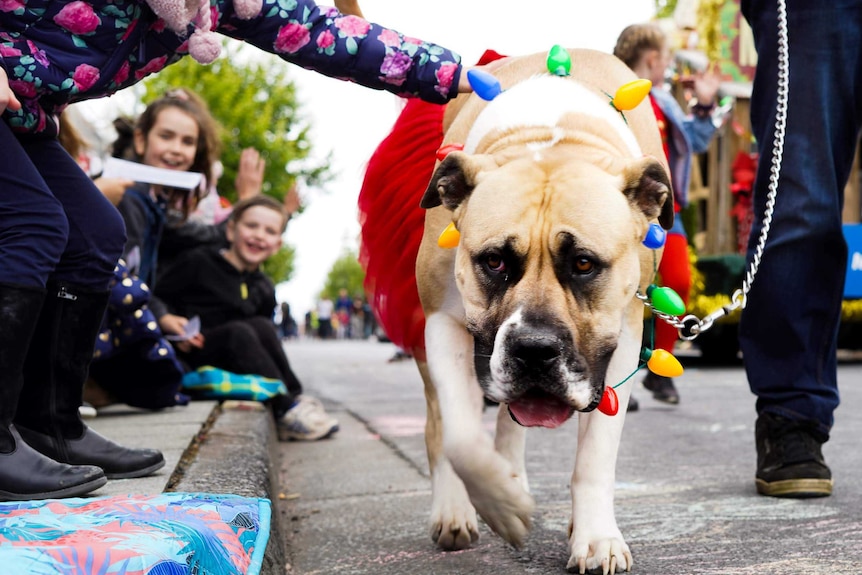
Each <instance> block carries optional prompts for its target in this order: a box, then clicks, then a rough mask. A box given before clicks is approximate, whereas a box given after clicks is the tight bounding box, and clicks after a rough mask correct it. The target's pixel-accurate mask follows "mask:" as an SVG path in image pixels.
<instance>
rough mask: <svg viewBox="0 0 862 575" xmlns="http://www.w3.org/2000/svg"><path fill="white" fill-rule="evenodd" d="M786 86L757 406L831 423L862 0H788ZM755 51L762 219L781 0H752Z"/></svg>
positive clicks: (760, 277) (751, 313)
mask: <svg viewBox="0 0 862 575" xmlns="http://www.w3.org/2000/svg"><path fill="white" fill-rule="evenodd" d="M787 7H788V9H787V12H788V31H789V32H788V33H789V38H790V75H789V78H790V88H789V98H788V111H787V129H786V136H785V142H784V152H783V159H782V161H781V175H780V179H779V184H778V194H777V197H776V204H775V212H774V216H773V220H772V224H771V228H770V230H769V236H768V240H767V242H766V248H765V250H764V253H763V259H762V262H761V264H760V268H759V271H758V273H757V276H756V279H755V281H754V284H753V287H752V289H751V291H750V292H749V294H748V302H747V306H746V308H745V310H744V311H743V314H742V320H741V323H740V334H739V335H740V346H741V348H742V353H743V359H744V362H745V369H746V374H747V376H748V381H749V385H750V387H751V390H752V392H753V393H754V394H755V395H757V404H756V409H757V412H758V413H763V412H770V413H774V414H777V415H782V416H785V417H788V418H790V419H795V420H802V421H807V422H811V423H813V424H815V425H816V426H817V428H818V429H819V430H820V431H822V432H823V433H825V434H827V436H828V433H829V430H830V429H831V427H832V423H833V412H834V410H835V408H836V407H837V406H838V403H839V396H838V385H837V361H836V341H837V334H838V324H839V321H840V317H841V300H842V294H843V291H844V276H845V271H846V261H847V245H846V242H845V241H844V236H843V234H842V230H841V210H842V207H843V203H844V185H845V183H846V182H847V178H848V176H849V174H850V168H851V165H852V162H853V155H854V152H855V150H856V142H857V137H858V135H859V128H860V119H862V94H860V93H859V92H858V90H859V89H860V88H862V44H860V43H862V34H860V30H862V0H836V1H830V2H807V1H805V0H788V2H787ZM742 10H743V14H744V15H745V17H746V18H747V19H748V21H749V23H750V24H751V27H752V29H753V30H754V35H755V42H756V47H757V52H758V65H757V74H756V77H755V81H754V88H753V93H752V100H751V122H752V126H753V127H752V130H753V132H754V135H755V137H756V138H757V142H758V147H759V149H760V160H759V164H758V170H757V178H756V180H755V196H754V214H755V220H756V223H755V226H754V227H753V229H752V232H751V241H750V243H749V250H748V258H749V262H750V261H751V256H752V253H753V249H754V246H755V244H756V242H757V239H758V237H759V234H760V230H761V228H762V221H761V220H762V218H763V213H764V208H765V204H766V196H767V192H768V184H769V176H770V172H769V170H770V166H771V163H772V155H773V154H772V145H773V139H774V135H773V132H774V124H775V110H776V99H777V97H776V95H777V82H778V58H777V53H778V34H777V31H778V24H777V17H776V0H744V1H743V3H742Z"/></svg>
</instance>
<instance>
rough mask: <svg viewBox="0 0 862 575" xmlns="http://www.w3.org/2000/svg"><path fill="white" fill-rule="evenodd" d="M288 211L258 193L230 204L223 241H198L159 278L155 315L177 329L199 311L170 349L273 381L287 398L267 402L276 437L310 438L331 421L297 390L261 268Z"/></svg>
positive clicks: (171, 330)
mask: <svg viewBox="0 0 862 575" xmlns="http://www.w3.org/2000/svg"><path fill="white" fill-rule="evenodd" d="M286 225H287V215H286V213H285V211H284V208H283V206H282V204H281V203H279V202H278V201H277V200H275V199H273V198H271V197H269V196H264V195H258V196H254V197H251V198H248V199H245V200H242V201H240V202H237V204H236V205H235V206H234V208H233V211H232V212H231V215H230V218H229V219H228V223H227V228H226V233H227V240H228V246H229V247H227V248H220V247H217V246H202V247H200V248H196V249H193V250H189V251H186V252H184V253H182V254H181V255H179V256H178V257H177V259H176V261H174V262H173V263H172V264H171V266H170V267H168V268H165V269H164V270H163V273H162V274H160V276H159V283H158V285H157V287H156V290H155V293H154V295H155V297H156V298H158V299H159V300H160V301H161V303H162V304H164V307H165V308H166V309H167V313H165V314H164V315H162V316H161V317H159V325H160V326H161V328H162V331H163V332H164V333H166V334H177V335H180V334H182V333H183V330H184V328H185V326H186V324H187V323H188V320H189V318H192V317H194V316H198V317H200V322H201V331H200V334H198V335H196V336H193V337H191V338H190V339H189V340H187V341H182V342H178V343H176V344H175V347H176V349H177V352H178V356H179V357H180V359H181V360H183V361H184V362H186V363H187V364H188V365H189V366H190V367H191V368H193V369H197V368H199V367H203V366H213V367H217V368H219V369H223V370H225V371H230V372H233V373H237V374H254V375H261V376H264V377H269V378H275V379H279V380H281V381H282V382H284V384H285V386H286V387H287V391H288V395H287V396H277V397H275V398H273V399H272V400H270V401H269V403H270V407H271V408H272V411H273V414H274V415H275V418H276V423H277V426H278V428H279V437H281V438H287V439H304V440H315V439H322V438H324V437H329V436H330V435H332V434H333V433H334V432H336V431H337V430H338V421H337V420H336V419H334V418H333V417H331V416H330V415H329V414H327V413H326V411H325V410H324V409H323V406H322V405H321V403H320V401H319V400H317V399H314V398H311V397H308V396H306V395H303V394H302V385H301V384H300V382H299V380H298V379H297V378H296V375H294V373H293V371H292V370H291V369H290V364H289V363H288V360H287V355H286V354H285V352H284V348H283V347H282V344H281V339H280V338H279V336H278V333H277V331H276V327H275V324H274V323H273V320H272V314H273V310H274V309H275V305H276V301H275V286H274V285H273V283H272V281H271V280H270V279H269V278H268V277H267V276H266V275H264V273H263V272H262V271H261V270H260V266H261V264H263V262H264V261H265V260H266V259H267V258H269V257H270V256H271V255H272V254H274V253H275V252H276V251H277V250H278V249H279V248H280V247H281V236H282V234H283V233H284V229H285V226H286Z"/></svg>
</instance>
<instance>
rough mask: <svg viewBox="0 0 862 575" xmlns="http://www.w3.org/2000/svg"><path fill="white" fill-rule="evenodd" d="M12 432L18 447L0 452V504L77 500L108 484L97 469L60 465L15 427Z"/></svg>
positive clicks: (103, 475)
mask: <svg viewBox="0 0 862 575" xmlns="http://www.w3.org/2000/svg"><path fill="white" fill-rule="evenodd" d="M10 432H11V434H12V436H13V437H14V438H15V444H16V445H15V449H14V450H13V451H12V452H10V453H0V501H28V500H32V499H61V498H64V497H78V496H81V495H85V494H87V493H89V492H91V491H93V490H95V489H98V488H99V487H101V486H103V485H104V484H105V483H107V482H108V479H107V478H106V477H105V474H104V473H103V472H102V470H101V469H99V468H98V467H93V466H89V465H66V464H64V463H58V462H56V461H54V460H53V459H50V458H48V457H46V456H44V455H42V454H41V453H39V452H38V451H36V450H35V449H33V448H32V447H30V446H29V445H27V444H26V443H25V442H24V441H23V440H22V439H21V436H20V435H19V434H18V432H17V430H16V429H15V427H14V426H13V427H11V428H10Z"/></svg>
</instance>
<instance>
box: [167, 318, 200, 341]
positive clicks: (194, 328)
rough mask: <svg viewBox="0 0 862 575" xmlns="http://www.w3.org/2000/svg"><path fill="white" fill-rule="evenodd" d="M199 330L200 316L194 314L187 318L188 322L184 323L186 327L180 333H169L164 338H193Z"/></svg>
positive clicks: (180, 339) (185, 339)
mask: <svg viewBox="0 0 862 575" xmlns="http://www.w3.org/2000/svg"><path fill="white" fill-rule="evenodd" d="M200 332H201V318H200V316H198V315H196V316H195V317H193V318H191V319H189V321H188V323H187V324H186V327H185V328H184V331H183V333H182V335H176V334H171V335H166V336H165V338H166V339H169V340H170V341H188V340H190V339H191V338H193V337H194V336H196V335H197V334H199V333H200Z"/></svg>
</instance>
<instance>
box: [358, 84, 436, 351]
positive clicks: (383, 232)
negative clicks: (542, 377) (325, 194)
mask: <svg viewBox="0 0 862 575" xmlns="http://www.w3.org/2000/svg"><path fill="white" fill-rule="evenodd" d="M445 109H446V108H445V106H440V105H437V104H428V103H426V102H422V101H420V100H408V102H407V105H406V106H405V108H404V110H402V112H401V115H400V116H399V117H398V120H396V122H395V125H394V126H393V128H392V132H391V133H390V134H389V135H388V136H387V137H386V139H384V140H383V141H382V142H381V143H380V145H379V146H378V147H377V149H376V150H375V151H374V154H373V155H372V156H371V159H370V160H369V161H368V167H367V168H366V172H365V179H364V180H363V182H362V189H361V190H360V192H359V223H360V225H361V227H362V232H361V243H360V248H359V262H360V263H361V264H362V267H363V268H364V269H365V289H366V291H367V293H368V297H369V299H370V301H371V305H372V307H373V309H374V314H375V316H376V317H377V321H378V322H380V325H381V326H382V327H383V329H384V331H385V332H386V335H387V336H388V337H389V339H391V340H392V342H393V343H394V344H395V345H397V346H399V347H401V348H402V349H404V350H405V351H408V352H410V353H411V354H413V356H414V357H416V358H418V359H420V360H424V358H425V315H424V313H423V312H422V306H421V304H420V303H419V292H418V291H417V288H416V256H417V254H418V253H419V244H420V243H421V241H422V232H423V227H424V224H425V210H423V209H422V208H421V207H420V206H419V201H420V200H421V199H422V194H423V193H424V192H425V188H426V187H427V186H428V182H429V181H430V180H431V175H432V174H433V172H434V165H435V163H436V152H437V149H438V148H439V147H440V144H441V143H442V142H443V112H444V111H445Z"/></svg>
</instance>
